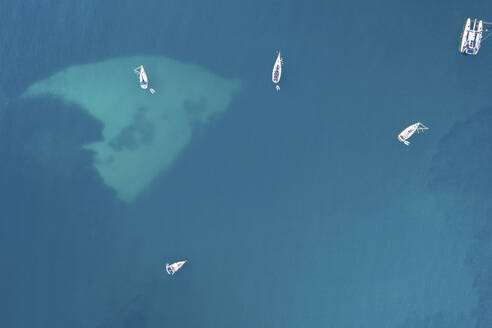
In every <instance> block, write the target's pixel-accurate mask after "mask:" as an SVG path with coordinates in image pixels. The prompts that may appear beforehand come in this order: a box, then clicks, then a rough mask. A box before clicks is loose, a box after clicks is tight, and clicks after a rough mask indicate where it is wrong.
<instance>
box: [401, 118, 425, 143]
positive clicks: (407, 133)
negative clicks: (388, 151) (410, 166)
mask: <svg viewBox="0 0 492 328" xmlns="http://www.w3.org/2000/svg"><path fill="white" fill-rule="evenodd" d="M428 129H429V128H428V127H426V126H425V125H423V124H422V123H420V122H417V123H414V124H412V125H410V126H409V127H407V128H405V130H403V131H401V132H400V134H399V135H398V140H399V141H400V142H403V143H404V144H405V145H407V146H408V145H409V144H410V141H408V139H409V138H410V137H411V136H413V134H414V133H415V132H417V133H419V132H420V131H424V130H428Z"/></svg>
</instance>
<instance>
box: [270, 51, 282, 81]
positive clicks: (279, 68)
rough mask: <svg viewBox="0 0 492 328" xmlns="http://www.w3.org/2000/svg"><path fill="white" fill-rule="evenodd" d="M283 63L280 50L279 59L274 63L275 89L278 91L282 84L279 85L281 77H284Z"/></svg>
mask: <svg viewBox="0 0 492 328" xmlns="http://www.w3.org/2000/svg"><path fill="white" fill-rule="evenodd" d="M282 63H283V58H282V57H281V56H280V51H279V52H278V56H277V60H275V64H274V65H273V71H272V82H273V83H275V89H277V91H279V90H280V86H279V85H278V83H279V82H280V78H281V77H282Z"/></svg>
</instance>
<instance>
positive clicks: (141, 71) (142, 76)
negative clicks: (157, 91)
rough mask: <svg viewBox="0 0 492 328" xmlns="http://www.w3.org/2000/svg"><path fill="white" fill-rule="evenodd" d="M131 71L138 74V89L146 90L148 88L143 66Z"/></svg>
mask: <svg viewBox="0 0 492 328" xmlns="http://www.w3.org/2000/svg"><path fill="white" fill-rule="evenodd" d="M133 71H134V72H135V73H137V74H138V77H139V79H140V87H141V88H142V89H147V87H148V86H149V79H148V78H147V73H145V70H144V67H143V65H140V66H138V67H137V68H135V69H134V70H133Z"/></svg>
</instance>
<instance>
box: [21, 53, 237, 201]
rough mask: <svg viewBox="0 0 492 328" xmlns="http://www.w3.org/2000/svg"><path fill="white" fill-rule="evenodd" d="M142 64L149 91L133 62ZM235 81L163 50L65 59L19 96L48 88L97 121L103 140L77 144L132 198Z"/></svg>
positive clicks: (218, 107) (223, 103)
mask: <svg viewBox="0 0 492 328" xmlns="http://www.w3.org/2000/svg"><path fill="white" fill-rule="evenodd" d="M139 65H144V67H145V70H146V72H147V74H148V76H149V84H150V87H151V88H154V89H155V90H156V91H157V92H156V93H155V94H154V95H152V94H150V92H149V91H148V90H143V89H141V88H140V87H139V86H138V76H137V75H136V74H135V73H134V72H133V68H135V67H137V66H139ZM239 87H240V82H239V81H238V80H235V79H225V78H221V77H219V76H217V75H214V74H212V73H210V72H208V71H206V70H205V69H203V68H201V67H199V66H196V65H189V64H184V63H181V62H179V61H176V60H172V59H169V58H165V57H145V56H143V57H142V56H138V57H128V58H117V59H110V60H107V61H103V62H98V63H91V64H86V65H78V66H71V67H69V68H67V69H65V70H63V71H60V72H58V73H56V74H54V75H53V76H51V77H49V78H47V79H44V80H41V81H38V82H36V83H34V84H33V85H31V86H29V88H28V89H27V90H26V92H25V93H24V95H23V96H24V97H38V96H43V95H51V96H55V97H58V98H60V99H61V100H63V101H66V102H69V103H75V104H77V105H79V106H81V107H82V108H84V109H85V110H86V111H87V112H89V113H90V115H92V116H93V117H94V118H95V119H97V120H99V121H101V122H102V123H103V124H104V129H103V140H100V141H98V142H94V143H91V144H88V145H85V146H84V147H85V148H87V149H90V150H93V151H94V152H95V160H94V166H95V168H96V169H97V171H98V172H99V174H100V175H101V177H102V178H103V180H104V182H105V184H106V185H108V186H110V187H111V188H113V189H114V190H116V192H117V194H118V197H119V198H120V199H122V200H124V201H132V200H134V199H135V198H136V197H137V196H138V195H139V193H140V192H142V191H143V190H144V189H145V188H146V187H147V186H148V185H149V184H150V183H151V182H152V180H153V179H154V178H155V177H156V176H157V175H158V174H159V173H160V172H163V171H165V170H167V169H169V168H170V167H171V165H172V164H173V162H174V161H175V160H176V158H177V156H178V155H179V153H180V152H181V151H182V150H183V149H184V148H185V147H186V146H187V145H188V144H189V142H190V140H191V137H192V135H193V128H194V127H195V126H196V125H197V124H206V123H207V122H208V120H209V119H210V118H212V117H213V116H214V115H216V114H218V113H220V112H224V111H225V110H226V109H227V107H228V106H229V104H230V103H231V101H232V97H233V94H234V92H235V91H237V90H238V89H239Z"/></svg>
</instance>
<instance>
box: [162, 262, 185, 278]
mask: <svg viewBox="0 0 492 328" xmlns="http://www.w3.org/2000/svg"><path fill="white" fill-rule="evenodd" d="M186 262H188V260H185V261H179V262H175V263H173V264H169V263H166V272H167V274H168V275H170V276H173V275H174V274H175V273H176V272H177V271H178V270H179V269H181V267H182V266H183V265H184V264H185V263H186Z"/></svg>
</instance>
